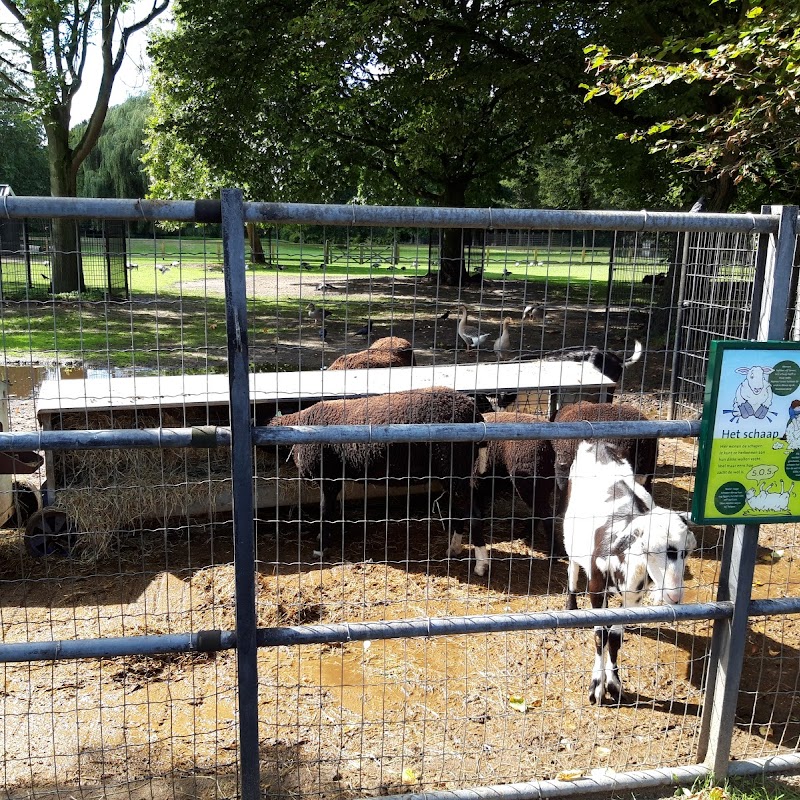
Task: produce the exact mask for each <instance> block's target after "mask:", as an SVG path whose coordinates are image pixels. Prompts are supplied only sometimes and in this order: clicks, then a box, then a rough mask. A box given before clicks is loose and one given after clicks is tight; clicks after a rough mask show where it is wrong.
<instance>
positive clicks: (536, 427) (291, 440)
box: [0, 420, 700, 452]
mask: <svg viewBox="0 0 800 800" xmlns="http://www.w3.org/2000/svg"><path fill="white" fill-rule="evenodd" d="M699 434H700V421H699V420H691V421H689V420H661V421H659V420H651V421H641V422H622V421H620V422H588V421H584V422H540V423H533V424H531V423H525V422H512V423H508V424H498V423H484V422H474V423H473V422H459V423H441V424H435V425H434V424H432V425H402V424H398V425H286V426H280V427H274V428H270V427H260V428H253V429H252V436H251V438H252V442H253V444H254V445H255V446H257V447H267V446H271V445H291V444H315V443H319V444H333V443H339V444H341V443H350V442H392V443H398V442H429V441H431V442H463V441H475V442H479V441H489V440H498V439H592V438H603V439H627V438H631V437H632V438H637V439H656V438H661V439H666V438H673V439H680V438H684V437H695V438H696V437H697V436H698V435H699ZM231 442H232V433H231V428H229V427H215V426H206V427H202V428H136V429H129V430H123V429H119V428H113V429H107V430H102V429H101V430H91V431H78V430H76V431H39V432H38V433H0V452H14V451H18V450H105V449H109V448H131V447H136V448H148V447H149V448H183V447H193V448H213V447H230V446H231Z"/></svg>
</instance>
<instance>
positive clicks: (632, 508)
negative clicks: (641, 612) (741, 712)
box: [564, 441, 697, 705]
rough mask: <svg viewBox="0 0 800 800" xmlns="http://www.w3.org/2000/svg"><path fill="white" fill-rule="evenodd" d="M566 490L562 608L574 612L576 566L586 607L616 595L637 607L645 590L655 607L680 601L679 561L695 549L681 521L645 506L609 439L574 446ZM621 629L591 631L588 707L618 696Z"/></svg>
mask: <svg viewBox="0 0 800 800" xmlns="http://www.w3.org/2000/svg"><path fill="white" fill-rule="evenodd" d="M567 491H568V493H569V494H568V500H567V509H566V512H565V514H564V547H565V548H566V551H567V555H568V556H569V567H568V581H569V587H568V589H569V594H568V595H567V609H575V608H577V600H576V593H577V590H578V576H579V575H580V570H581V569H582V570H583V571H584V572H585V573H586V575H587V579H588V593H589V599H590V601H591V604H592V607H593V608H603V607H605V605H606V602H607V599H608V595H609V594H619V595H620V596H621V598H622V603H623V605H625V606H632V605H638V604H639V603H640V602H641V601H642V598H643V597H644V594H645V592H646V590H647V589H650V594H651V597H652V599H653V600H655V601H657V602H665V603H680V602H681V600H682V599H683V573H684V567H685V564H686V558H687V556H688V555H689V553H691V551H692V550H694V548H695V547H696V546H697V542H696V540H695V537H694V534H693V533H692V532H691V531H690V530H689V528H688V527H687V525H686V519H685V517H684V516H682V515H681V514H679V513H677V512H676V511H670V510H669V509H666V508H661V507H659V506H657V505H656V504H655V503H654V502H653V498H652V496H651V495H650V493H649V492H648V491H647V490H646V489H645V488H644V487H643V486H642V485H641V484H639V483H638V482H637V481H636V479H635V477H634V473H633V469H632V467H631V464H630V462H629V461H628V460H627V459H626V458H624V456H622V455H621V454H620V453H619V452H617V449H615V445H614V442H611V441H595V442H589V441H582V442H581V443H580V444H579V445H578V451H577V453H576V456H575V460H574V461H573V462H572V467H571V468H570V474H569V485H568V489H567ZM623 630H624V626H622V625H615V626H613V627H611V628H606V627H600V626H598V627H596V628H595V662H594V669H593V670H592V682H591V686H590V688H589V700H590V701H591V702H592V703H597V704H598V705H601V704H602V703H603V702H606V701H608V700H610V701H611V702H614V703H618V702H619V701H620V700H621V699H622V683H621V682H620V678H619V670H618V667H617V655H618V653H619V649H620V647H621V646H622V632H623Z"/></svg>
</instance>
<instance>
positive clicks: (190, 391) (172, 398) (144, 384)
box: [36, 361, 616, 419]
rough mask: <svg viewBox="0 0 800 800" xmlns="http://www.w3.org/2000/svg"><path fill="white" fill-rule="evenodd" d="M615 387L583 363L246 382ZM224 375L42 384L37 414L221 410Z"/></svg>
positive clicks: (330, 394)
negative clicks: (192, 408) (195, 408)
mask: <svg viewBox="0 0 800 800" xmlns="http://www.w3.org/2000/svg"><path fill="white" fill-rule="evenodd" d="M615 385H616V384H615V383H614V381H612V380H610V379H609V378H607V377H606V376H605V375H603V374H602V373H601V372H600V371H599V370H597V369H596V368H595V367H593V366H592V365H591V364H587V363H575V362H571V361H521V362H520V361H517V362H506V363H491V364H458V365H449V366H428V365H426V366H416V367H392V368H390V369H351V370H333V371H325V370H306V371H301V372H277V373H276V372H260V373H256V374H253V375H250V396H251V399H252V400H253V401H254V402H256V403H262V402H276V401H291V400H301V401H305V402H314V401H316V400H321V399H332V398H338V397H363V396H366V395H376V394H386V393H388V392H399V391H405V390H407V389H421V388H425V387H428V386H446V387H448V388H452V389H455V390H456V391H460V392H468V393H474V394H489V395H494V394H496V393H498V392H527V391H535V390H541V391H547V392H551V393H552V392H556V393H560V392H562V391H564V392H577V391H581V390H586V391H588V390H595V391H597V390H609V389H613V388H614V386H615ZM228 397H229V393H228V376H227V375H224V374H223V375H172V376H161V377H133V378H91V379H87V380H60V379H51V380H46V381H44V382H43V383H42V385H41V387H40V390H39V396H38V399H37V406H36V408H37V414H38V415H39V417H40V419H41V417H42V415H49V414H52V413H58V412H69V411H84V410H96V411H102V410H109V409H112V408H113V409H119V410H124V409H133V408H138V409H144V408H175V407H176V406H177V407H186V406H206V405H227V404H228Z"/></svg>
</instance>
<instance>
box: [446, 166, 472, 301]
mask: <svg viewBox="0 0 800 800" xmlns="http://www.w3.org/2000/svg"><path fill="white" fill-rule="evenodd" d="M466 193H467V185H466V183H465V182H464V181H453V182H451V183H449V184H447V186H445V190H444V192H443V194H442V205H443V206H445V207H446V208H464V206H465V205H466ZM439 280H440V281H441V282H442V283H443V284H444V285H445V286H461V285H462V284H466V283H468V281H469V275H468V274H467V270H466V267H465V264H464V230H463V229H462V228H445V229H444V230H443V231H442V250H441V252H440V254H439Z"/></svg>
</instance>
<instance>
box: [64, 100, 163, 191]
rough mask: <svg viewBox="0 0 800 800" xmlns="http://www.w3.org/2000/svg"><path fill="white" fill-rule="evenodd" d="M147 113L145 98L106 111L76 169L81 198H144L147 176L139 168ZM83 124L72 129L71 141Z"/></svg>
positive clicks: (148, 111) (128, 101)
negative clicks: (92, 147) (91, 147)
mask: <svg viewBox="0 0 800 800" xmlns="http://www.w3.org/2000/svg"><path fill="white" fill-rule="evenodd" d="M149 113H150V99H149V98H148V97H147V96H146V95H142V96H140V97H131V98H129V99H128V100H126V101H125V102H124V103H122V104H121V105H118V106H115V107H114V108H111V109H109V112H108V116H107V117H106V121H105V123H104V125H103V129H102V131H101V133H100V137H99V138H98V140H97V144H96V145H95V147H94V149H93V150H92V152H91V153H89V155H88V157H87V158H86V160H85V161H84V162H83V164H81V167H80V169H79V170H78V186H77V191H78V194H79V195H80V196H82V197H144V196H145V195H146V194H147V175H146V173H145V171H144V167H143V165H142V156H143V154H144V129H145V123H146V121H147V116H148V114H149ZM85 127H86V123H82V124H81V125H78V126H77V127H76V128H73V130H72V138H73V140H78V139H80V137H81V136H82V135H83V131H84V128H85Z"/></svg>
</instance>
